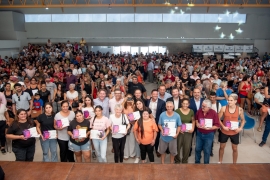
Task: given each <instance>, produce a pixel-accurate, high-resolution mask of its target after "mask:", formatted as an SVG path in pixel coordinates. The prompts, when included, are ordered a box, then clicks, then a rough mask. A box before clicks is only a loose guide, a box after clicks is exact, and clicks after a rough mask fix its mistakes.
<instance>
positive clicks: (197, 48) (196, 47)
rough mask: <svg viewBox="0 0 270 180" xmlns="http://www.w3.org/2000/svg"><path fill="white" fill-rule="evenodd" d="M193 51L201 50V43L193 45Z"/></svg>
mask: <svg viewBox="0 0 270 180" xmlns="http://www.w3.org/2000/svg"><path fill="white" fill-rule="evenodd" d="M193 51H194V52H203V45H193Z"/></svg>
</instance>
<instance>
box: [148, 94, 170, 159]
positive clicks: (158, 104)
mask: <svg viewBox="0 0 270 180" xmlns="http://www.w3.org/2000/svg"><path fill="white" fill-rule="evenodd" d="M146 107H148V108H149V109H151V111H152V115H153V116H154V118H155V120H156V124H157V125H158V121H159V117H160V114H161V113H162V112H164V111H166V108H165V102H164V101H162V100H161V99H159V98H158V91H157V90H156V89H154V90H152V92H151V98H150V99H148V100H147V102H146ZM159 138H160V131H158V132H157V137H156V142H155V150H156V154H157V157H160V156H161V154H160V153H159V152H158V145H159Z"/></svg>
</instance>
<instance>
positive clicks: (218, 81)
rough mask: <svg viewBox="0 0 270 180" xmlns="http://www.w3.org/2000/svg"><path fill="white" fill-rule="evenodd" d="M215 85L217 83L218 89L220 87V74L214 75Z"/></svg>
mask: <svg viewBox="0 0 270 180" xmlns="http://www.w3.org/2000/svg"><path fill="white" fill-rule="evenodd" d="M213 83H216V84H217V85H218V87H219V86H220V83H221V80H220V79H219V78H218V74H215V75H214V81H213Z"/></svg>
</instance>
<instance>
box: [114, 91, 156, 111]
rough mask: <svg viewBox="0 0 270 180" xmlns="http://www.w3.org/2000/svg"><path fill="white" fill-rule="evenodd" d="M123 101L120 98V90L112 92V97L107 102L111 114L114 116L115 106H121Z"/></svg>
mask: <svg viewBox="0 0 270 180" xmlns="http://www.w3.org/2000/svg"><path fill="white" fill-rule="evenodd" d="M123 101H124V99H123V98H122V92H121V90H120V89H115V90H114V97H113V98H112V99H110V100H109V107H110V110H111V114H115V109H114V107H115V106H116V105H117V104H122V103H123ZM152 113H153V112H152Z"/></svg>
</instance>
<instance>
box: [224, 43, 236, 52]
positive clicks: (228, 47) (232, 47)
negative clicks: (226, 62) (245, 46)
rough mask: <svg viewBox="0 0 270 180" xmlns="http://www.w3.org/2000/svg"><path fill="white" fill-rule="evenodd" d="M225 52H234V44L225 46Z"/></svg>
mask: <svg viewBox="0 0 270 180" xmlns="http://www.w3.org/2000/svg"><path fill="white" fill-rule="evenodd" d="M224 52H229V53H233V52H234V46H226V45H225V46H224Z"/></svg>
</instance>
